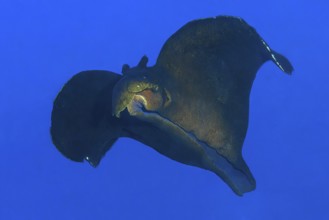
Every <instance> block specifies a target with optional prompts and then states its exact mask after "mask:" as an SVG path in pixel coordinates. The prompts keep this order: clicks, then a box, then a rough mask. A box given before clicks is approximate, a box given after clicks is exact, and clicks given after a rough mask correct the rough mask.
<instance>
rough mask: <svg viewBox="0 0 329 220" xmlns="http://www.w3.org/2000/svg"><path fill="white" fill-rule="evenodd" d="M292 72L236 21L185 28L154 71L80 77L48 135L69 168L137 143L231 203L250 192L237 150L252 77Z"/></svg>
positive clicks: (57, 108)
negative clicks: (221, 189) (205, 181)
mask: <svg viewBox="0 0 329 220" xmlns="http://www.w3.org/2000/svg"><path fill="white" fill-rule="evenodd" d="M268 60H272V61H273V62H274V63H275V64H276V65H277V66H278V67H279V68H280V69H281V70H282V71H284V72H286V73H291V72H292V71H293V67H292V66H291V64H290V63H289V61H288V60H287V59H286V58H285V57H283V56H282V55H280V54H278V53H276V52H275V51H273V50H271V49H270V47H269V46H268V45H267V44H266V43H265V41H264V40H263V39H262V38H261V37H260V36H259V35H258V34H257V32H256V31H255V30H254V29H253V28H252V27H250V26H249V25H248V24H247V23H245V22H244V21H243V20H242V19H239V18H235V17H227V16H219V17H216V18H209V19H202V20H196V21H192V22H190V23H188V24H186V25H185V26H183V27H182V28H181V29H180V30H178V31H177V32H176V33H175V34H174V35H173V36H171V37H170V38H169V39H168V40H167V42H166V43H165V45H164V46H163V48H162V50H161V52H160V54H159V57H158V59H157V62H156V64H155V65H154V66H152V67H148V66H147V57H145V56H144V57H142V59H141V61H140V62H139V64H138V65H137V66H136V67H133V68H130V67H129V66H128V65H124V66H123V68H122V74H123V75H122V76H121V75H118V74H115V73H112V72H107V71H86V72H82V73H79V74H77V75H76V76H75V77H73V78H72V79H71V80H70V81H69V82H68V83H67V84H66V85H65V86H64V88H63V89H62V91H61V92H60V93H59V95H58V96H57V98H56V100H55V102H54V109H53V112H52V127H51V134H52V138H53V142H54V144H55V145H56V147H57V148H58V149H59V150H60V151H61V152H62V153H63V154H64V155H65V156H67V157H68V158H70V159H72V160H74V161H83V160H87V161H89V162H90V163H91V164H92V165H93V166H97V165H98V163H99V162H100V160H101V158H102V157H103V156H104V155H105V153H106V152H107V151H108V150H109V149H110V147H111V146H112V145H113V144H114V142H115V141H116V140H117V139H118V138H119V137H130V138H133V139H135V140H138V141H140V142H142V143H144V144H146V145H148V146H150V147H152V148H153V149H155V150H156V151H158V152H159V153H161V154H163V155H165V156H167V157H169V158H171V159H173V160H176V161H179V162H181V163H184V164H188V165H193V166H197V167H200V168H203V169H206V170H210V171H212V172H214V173H215V174H217V175H218V176H219V177H221V178H222V179H223V180H224V181H225V182H226V183H227V184H228V185H229V186H230V187H231V188H232V190H233V191H234V192H235V193H236V194H237V195H242V194H243V193H245V192H249V191H252V190H253V189H254V188H255V186H256V184H255V180H254V178H253V176H252V174H251V173H250V170H249V168H248V166H247V165H246V163H245V161H244V160H243V158H242V154H241V150H242V146H243V142H244V139H245V136H246V132H247V128H248V114H249V95H250V90H251V88H252V84H253V81H254V79H255V76H256V72H257V70H258V69H259V68H260V66H261V65H262V64H263V63H264V62H266V61H268Z"/></svg>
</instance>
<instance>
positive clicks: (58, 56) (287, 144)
mask: <svg viewBox="0 0 329 220" xmlns="http://www.w3.org/2000/svg"><path fill="white" fill-rule="evenodd" d="M217 15H233V16H239V17H242V18H243V19H244V20H245V21H247V22H248V23H249V24H250V25H251V26H253V27H254V28H255V29H256V30H257V32H258V33H259V34H260V35H261V36H262V37H263V38H264V39H265V41H266V42H267V43H268V44H269V45H270V46H271V47H272V48H273V49H275V50H276V51H278V52H280V53H282V54H283V55H285V56H286V57H287V58H288V59H289V60H290V61H291V63H292V64H293V66H294V68H295V70H294V72H293V74H292V75H291V76H289V75H286V74H283V73H282V72H281V71H280V70H279V69H278V68H277V67H276V66H275V65H274V64H273V63H272V62H267V63H266V64H264V65H263V66H262V67H261V68H260V69H259V71H258V74H257V77H256V80H255V82H254V86H253V88H252V91H251V97H250V119H249V122H250V124H249V129H248V133H247V137H246V139H245V142H244V147H243V156H244V158H245V160H246V162H247V164H248V165H249V167H250V169H251V172H252V173H253V175H254V177H255V179H256V181H257V188H256V190H255V191H252V192H249V193H246V194H245V195H244V196H243V197H239V196H237V195H235V194H234V193H233V192H232V190H231V189H230V188H229V187H228V186H227V185H226V184H225V183H224V182H223V181H222V180H221V179H220V178H218V177H217V176H216V175H214V174H213V173H211V172H209V171H206V170H202V169H199V168H196V167H192V166H187V165H184V164H181V163H178V162H175V161H173V160H171V159H168V158H167V157H165V156H163V155H161V154H159V153H157V152H156V151H154V150H153V149H152V148H150V147H147V146H145V145H143V144H141V143H139V142H137V141H135V140H132V139H128V138H121V139H120V140H119V141H117V142H116V143H115V145H114V147H113V148H112V149H111V150H110V151H109V152H108V153H107V154H106V156H105V158H103V160H102V162H101V163H100V165H99V166H98V167H97V168H93V167H91V166H90V165H89V164H88V163H86V162H85V163H76V162H72V161H70V160H68V159H67V158H65V157H63V156H62V155H61V154H60V153H59V152H58V150H57V149H56V148H55V146H54V145H53V144H52V141H51V137H50V132H49V129H50V123H51V121H50V116H51V111H52V105H53V101H54V99H55V97H56V95H57V93H58V92H59V91H60V89H61V88H62V86H63V85H64V83H65V82H66V81H67V80H69V79H70V78H71V77H72V76H73V75H74V74H76V73H78V72H80V71H82V70H90V69H100V70H111V71H114V72H117V73H120V72H121V67H122V65H123V64H125V63H127V64H129V65H131V66H134V65H136V64H137V63H138V62H139V60H140V58H141V57H142V56H143V55H147V56H148V57H149V65H153V64H154V63H155V61H156V58H157V56H158V54H159V51H160V49H161V47H162V45H163V44H164V42H165V41H166V40H167V39H168V38H169V37H170V36H171V35H172V34H173V33H174V32H176V31H177V30H178V29H179V28H180V27H182V26H183V25H184V24H186V23H187V22H189V21H191V20H195V19H199V18H207V17H213V16H217ZM328 41H329V3H328V2H327V1H324V0H319V1H316V2H314V1H297V0H291V1H284V0H276V1H259V0H252V1H245V0H236V1H228V0H226V1H224V0H223V1H222V0H217V1H215V0H204V1H196V0H181V1H178V0H166V1H151V0H121V1H105V0H99V1H86V0H85V1H84V0H82V1H76V0H73V1H70V0H67V1H64V0H58V1H46V0H29V1H24V0H10V1H9V0H8V1H5V0H2V1H1V2H0V76H1V80H0V101H1V107H0V155H1V160H0V176H1V181H0V219H1V220H11V219H13V220H21V219H23V220H25V219H27V220H38V219H40V220H41V219H42V220H58V219H60V220H64V219H65V220H66V219H67V220H75V219H82V220H83V219H86V220H87V219H93V220H105V219H111V220H121V219H141V220H146V219H158V220H162V219H164V220H167V219H171V220H174V219H177V220H178V219H179V220H183V219H189V220H201V219H202V220H203V219H205V220H217V219H218V220H220V219H223V220H224V219H225V220H231V219H232V220H278V219H280V220H281V219H282V220H292V219H300V220H301V219H310V220H311V219H317V220H326V219H329V190H328V186H329V171H328V169H329V133H328V131H329V98H328V97H329V84H328V82H329V72H328V58H329V56H328V51H329V44H328Z"/></svg>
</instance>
